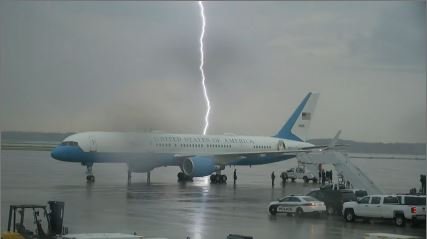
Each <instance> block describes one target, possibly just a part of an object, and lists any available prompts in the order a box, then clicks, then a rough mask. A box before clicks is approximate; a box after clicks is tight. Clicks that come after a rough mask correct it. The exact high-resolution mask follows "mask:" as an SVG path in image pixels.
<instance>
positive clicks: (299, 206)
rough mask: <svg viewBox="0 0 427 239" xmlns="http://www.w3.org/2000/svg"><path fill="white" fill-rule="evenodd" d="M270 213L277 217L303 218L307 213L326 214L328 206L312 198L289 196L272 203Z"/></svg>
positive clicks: (269, 208)
mask: <svg viewBox="0 0 427 239" xmlns="http://www.w3.org/2000/svg"><path fill="white" fill-rule="evenodd" d="M268 211H269V212H270V214H271V215H276V214H277V213H286V214H288V215H289V214H293V215H296V216H301V215H303V214H305V213H314V214H319V215H320V214H324V213H326V206H325V204H324V203H323V202H321V201H319V200H317V199H315V198H313V197H310V196H299V195H289V196H286V197H284V198H281V199H279V200H278V201H274V202H271V203H270V205H269V207H268Z"/></svg>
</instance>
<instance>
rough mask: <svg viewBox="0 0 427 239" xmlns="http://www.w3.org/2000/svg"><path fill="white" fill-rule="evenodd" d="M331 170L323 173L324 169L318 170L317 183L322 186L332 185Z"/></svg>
mask: <svg viewBox="0 0 427 239" xmlns="http://www.w3.org/2000/svg"><path fill="white" fill-rule="evenodd" d="M332 179H333V178H332V169H331V170H329V171H325V169H322V170H320V169H319V183H320V182H321V183H322V184H325V183H326V182H327V183H332Z"/></svg>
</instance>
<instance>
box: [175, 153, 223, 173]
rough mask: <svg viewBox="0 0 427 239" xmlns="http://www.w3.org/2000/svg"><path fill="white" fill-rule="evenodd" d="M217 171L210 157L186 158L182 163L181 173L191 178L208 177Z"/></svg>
mask: <svg viewBox="0 0 427 239" xmlns="http://www.w3.org/2000/svg"><path fill="white" fill-rule="evenodd" d="M218 169H219V167H218V166H216V165H215V163H214V161H213V160H212V158H210V157H192V158H186V159H184V161H183V162H182V171H184V173H185V174H186V175H188V176H191V177H204V176H209V175H211V174H212V173H213V172H215V171H217V170H218Z"/></svg>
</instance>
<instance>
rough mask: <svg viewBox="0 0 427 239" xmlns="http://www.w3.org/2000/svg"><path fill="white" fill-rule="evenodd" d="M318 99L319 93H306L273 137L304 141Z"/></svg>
mask: <svg viewBox="0 0 427 239" xmlns="http://www.w3.org/2000/svg"><path fill="white" fill-rule="evenodd" d="M318 98H319V93H311V92H310V93H308V94H307V96H306V97H305V98H304V99H303V100H302V102H301V103H300V105H299V106H298V108H296V109H295V111H294V113H292V115H291V117H290V118H289V119H288V121H287V122H286V124H285V125H284V126H283V127H282V128H281V129H280V131H279V132H278V133H277V134H276V135H275V136H274V137H278V138H283V139H290V140H296V141H305V140H306V139H307V136H308V129H309V127H310V122H311V120H312V118H313V113H314V109H315V108H316V103H317V100H318Z"/></svg>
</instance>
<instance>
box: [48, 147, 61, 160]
mask: <svg viewBox="0 0 427 239" xmlns="http://www.w3.org/2000/svg"><path fill="white" fill-rule="evenodd" d="M62 151H63V150H62V149H61V146H56V147H55V148H54V149H53V150H52V152H50V156H51V157H52V158H54V159H58V160H59V159H60V158H61V155H62Z"/></svg>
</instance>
